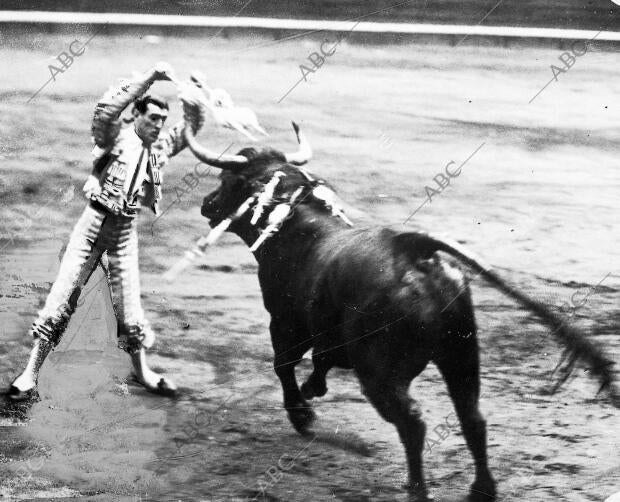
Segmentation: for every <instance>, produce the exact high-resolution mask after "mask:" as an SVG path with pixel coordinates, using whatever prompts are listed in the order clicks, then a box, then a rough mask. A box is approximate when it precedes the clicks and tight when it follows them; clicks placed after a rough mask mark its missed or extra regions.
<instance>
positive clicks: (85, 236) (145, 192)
mask: <svg viewBox="0 0 620 502" xmlns="http://www.w3.org/2000/svg"><path fill="white" fill-rule="evenodd" d="M161 80H170V81H173V82H175V81H176V80H175V77H174V73H173V70H172V68H171V67H170V65H168V64H167V63H158V64H157V65H156V66H155V67H154V68H153V69H151V70H150V71H147V72H146V73H145V74H143V75H134V76H133V77H132V78H131V79H129V80H125V81H122V82H121V84H120V85H119V86H116V87H111V88H110V89H109V90H108V91H107V92H106V93H105V94H104V96H103V97H102V98H101V100H100V101H99V103H98V104H97V106H96V108H95V113H94V117H93V121H92V135H93V140H94V142H95V148H94V150H93V155H94V157H95V159H94V161H93V170H92V173H91V175H90V176H89V178H88V180H87V182H86V184H85V185H84V193H85V195H86V197H87V199H88V203H87V205H86V208H85V209H84V212H83V213H82V216H81V217H80V219H79V220H78V222H77V224H76V225H75V227H74V229H73V232H72V233H71V237H70V239H69V242H68V245H67V248H66V251H65V253H64V255H63V258H62V260H61V263H60V269H59V272H58V276H57V278H56V280H55V282H54V284H53V285H52V288H51V291H50V293H49V295H48V297H47V300H46V302H45V305H44V307H43V308H42V309H41V310H40V311H39V313H38V317H37V318H36V320H35V321H34V323H33V324H32V327H31V328H30V334H32V336H33V337H34V346H33V348H32V351H31V353H30V358H29V360H28V363H27V365H26V368H25V370H24V371H23V373H21V374H20V375H19V376H18V377H17V378H16V379H15V380H14V381H13V383H12V384H11V386H10V388H9V390H8V393H7V395H8V397H9V398H11V399H13V400H28V399H35V398H36V397H37V396H38V394H37V390H36V389H37V380H38V376H39V370H40V368H41V365H42V364H43V362H44V361H45V358H46V357H47V355H48V354H49V353H50V351H51V350H53V349H54V348H55V347H56V346H57V345H58V344H59V342H60V340H61V337H62V335H63V333H64V331H65V329H66V327H67V324H68V322H69V319H70V318H71V315H72V314H73V313H74V311H75V309H76V305H77V301H78V299H79V296H80V292H81V290H82V288H83V287H84V286H85V284H86V282H87V281H88V278H89V277H90V275H91V274H92V272H93V271H94V270H95V268H96V266H97V263H98V262H99V260H100V258H101V256H102V254H103V253H104V252H107V255H108V279H109V285H110V289H111V292H112V300H113V305H114V311H115V315H116V318H117V322H118V345H119V347H120V348H122V349H124V350H125V351H126V352H127V353H128V354H129V355H130V357H131V361H132V365H133V373H134V376H135V378H136V380H137V381H138V382H139V383H141V384H142V385H144V386H145V387H146V388H147V389H148V390H149V391H152V392H155V393H158V394H163V395H170V394H174V392H175V390H176V387H175V385H174V383H173V382H172V381H171V380H170V379H169V378H167V377H165V376H161V375H159V374H157V373H155V372H154V371H152V370H151V369H150V368H149V367H148V366H147V364H146V358H145V349H148V348H149V347H151V346H152V345H153V342H154V339H155V335H154V332H153V330H152V329H151V327H150V325H149V323H148V321H147V320H146V318H145V315H144V312H143V310H142V306H141V303H140V279H139V269H138V235H137V215H138V213H139V211H140V208H141V207H142V206H147V207H150V208H151V209H152V210H153V211H154V212H155V214H158V202H159V200H160V199H161V181H162V172H161V170H162V168H163V167H164V166H165V164H167V162H168V160H169V159H170V157H173V156H175V155H176V154H178V153H179V152H180V151H181V150H182V149H183V148H185V146H186V141H185V139H184V137H183V129H184V127H185V125H186V123H187V125H189V127H191V129H192V130H193V131H194V132H197V131H198V130H199V129H200V127H201V126H202V124H203V122H204V111H203V107H202V105H201V104H200V100H199V99H198V96H197V95H194V94H193V89H192V88H191V87H192V86H190V85H189V84H188V85H185V87H183V90H182V92H181V95H180V98H181V100H182V102H183V108H184V112H185V114H184V120H181V121H180V122H179V123H177V124H176V125H174V126H173V127H172V128H171V129H169V130H168V131H167V132H164V133H161V131H162V128H163V126H164V123H165V122H166V118H167V116H168V104H167V102H166V101H165V100H163V99H161V98H158V97H156V96H153V95H150V94H147V91H148V90H149V88H150V87H151V85H152V84H153V83H154V82H155V81H161ZM131 103H133V108H132V111H131V114H132V119H131V120H130V125H125V126H123V127H122V125H123V119H121V114H122V112H123V110H125V109H126V108H127V107H128V106H129V105H130V104H131ZM125 122H126V121H125ZM160 133H161V134H160Z"/></svg>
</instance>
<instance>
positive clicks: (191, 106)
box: [179, 83, 205, 124]
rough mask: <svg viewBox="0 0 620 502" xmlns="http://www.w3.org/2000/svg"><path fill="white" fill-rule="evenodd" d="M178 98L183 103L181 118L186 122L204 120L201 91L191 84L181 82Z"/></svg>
mask: <svg viewBox="0 0 620 502" xmlns="http://www.w3.org/2000/svg"><path fill="white" fill-rule="evenodd" d="M179 90H180V91H181V92H180V93H179V99H180V100H181V103H183V118H184V119H185V122H186V123H191V124H193V123H200V124H202V123H203V122H204V115H205V108H204V96H203V94H202V92H201V91H200V90H199V89H198V88H197V87H196V86H195V85H192V84H188V83H182V84H180V85H179Z"/></svg>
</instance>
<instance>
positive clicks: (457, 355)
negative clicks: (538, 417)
mask: <svg viewBox="0 0 620 502" xmlns="http://www.w3.org/2000/svg"><path fill="white" fill-rule="evenodd" d="M447 352H448V353H447V354H444V355H443V357H441V358H438V359H436V360H435V363H436V364H437V366H438V368H439V370H440V371H441V373H442V375H443V377H444V380H445V381H446V384H447V386H448V392H449V393H450V397H451V398H452V401H453V402H454V407H455V409H456V413H457V415H458V417H459V420H460V422H461V428H462V430H463V435H464V436H465V440H466V441H467V446H468V447H469V450H470V451H471V454H472V456H473V458H474V463H475V466H476V479H475V481H474V483H473V485H472V486H471V493H470V495H469V500H470V501H472V502H473V501H476V502H478V501H480V502H482V501H486V502H488V501H492V500H495V497H496V492H495V481H494V480H493V478H492V476H491V473H490V472H489V467H488V463H487V435H486V421H485V420H484V418H483V417H482V414H481V413H480V410H479V408H478V397H479V394H480V375H479V358H478V343H477V340H476V337H475V335H474V336H470V338H467V339H465V338H456V339H453V340H451V341H450V346H449V349H448V351H447Z"/></svg>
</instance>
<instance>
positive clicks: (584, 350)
mask: <svg viewBox="0 0 620 502" xmlns="http://www.w3.org/2000/svg"><path fill="white" fill-rule="evenodd" d="M396 239H397V240H399V241H400V242H401V243H402V244H404V245H406V247H407V248H408V250H409V251H410V252H413V253H414V254H415V255H416V256H418V257H420V258H427V259H428V258H430V257H431V256H432V254H433V253H434V252H436V251H443V252H445V253H447V254H449V255H451V256H453V257H455V258H456V259H458V260H459V261H460V262H462V263H463V264H465V265H467V266H468V267H469V268H471V269H472V270H473V271H475V272H477V276H481V277H483V278H484V279H486V280H487V281H488V282H489V283H491V284H492V285H494V286H495V287H497V288H498V289H499V290H501V291H502V292H503V293H505V294H506V295H507V296H509V297H510V298H513V299H514V300H516V301H517V302H519V303H520V304H522V305H523V306H525V307H526V308H527V309H529V310H531V311H532V312H533V313H534V314H536V315H537V316H538V317H539V318H540V319H541V320H542V321H543V322H544V323H545V324H546V325H548V326H549V327H550V328H551V329H552V330H553V331H552V334H553V335H554V336H555V338H556V339H557V340H558V341H559V342H560V343H561V344H562V345H563V346H564V348H565V351H566V353H565V355H567V357H568V362H567V364H566V366H565V369H564V370H563V371H562V374H561V375H560V378H559V380H558V382H557V384H556V386H555V389H557V388H559V387H560V385H561V384H562V383H564V382H565V381H566V379H567V378H568V377H569V376H570V374H571V373H572V371H573V370H574V369H575V364H576V363H577V361H579V360H581V361H582V362H583V363H584V364H585V365H586V366H587V367H588V368H589V370H590V372H591V374H593V375H595V376H596V377H597V378H598V380H599V381H600V383H601V390H603V389H604V390H606V391H607V392H608V393H609V395H610V397H611V400H612V403H613V405H614V406H615V407H619V408H620V393H619V392H618V390H617V389H616V387H615V384H614V374H613V371H612V366H613V364H614V363H613V361H612V360H611V359H610V358H609V357H607V355H606V354H605V353H604V351H603V350H602V349H601V348H600V347H599V346H597V345H596V344H594V343H593V342H592V341H591V340H588V338H587V337H586V335H585V334H584V333H582V332H580V331H579V330H578V329H576V328H575V327H574V326H570V325H568V324H567V323H566V321H565V320H564V319H562V318H561V317H560V316H559V315H557V314H556V313H554V312H552V311H551V310H550V309H549V308H548V307H547V306H546V305H545V304H543V303H541V302H539V301H537V300H534V299H533V298H531V297H529V296H528V295H526V294H525V293H522V292H521V291H519V290H517V289H516V288H514V287H512V286H510V285H509V284H507V283H506V281H504V280H503V279H502V278H501V277H500V276H499V275H497V274H496V273H495V272H493V271H492V270H491V267H490V266H489V265H487V264H485V263H484V262H482V261H481V260H479V259H478V258H477V257H476V256H475V255H474V254H473V253H471V252H470V251H468V250H466V249H465V248H464V247H463V246H461V245H460V244H459V243H458V242H456V241H454V240H452V239H445V238H438V237H433V236H431V235H429V234H426V233H421V232H407V233H402V234H399V235H398V236H397V237H396Z"/></svg>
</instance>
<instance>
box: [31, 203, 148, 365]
mask: <svg viewBox="0 0 620 502" xmlns="http://www.w3.org/2000/svg"><path fill="white" fill-rule="evenodd" d="M104 251H107V253H108V263H109V270H108V274H109V279H110V288H111V290H112V303H113V305H114V311H115V314H116V318H117V321H118V337H119V347H121V348H122V349H124V350H126V351H127V352H130V353H133V352H136V351H138V350H139V349H140V347H145V348H148V347H150V346H151V345H152V344H153V342H154V339H155V337H154V333H153V331H152V330H151V329H150V326H149V324H148V322H147V321H146V319H145V318H144V311H143V310H142V305H141V302H140V272H139V269H138V233H137V219H136V218H130V217H127V216H122V215H118V216H117V215H112V214H108V213H107V212H105V211H102V210H99V209H95V208H93V207H91V206H90V205H87V206H86V208H85V209H84V212H83V213H82V216H81V217H80V219H79V220H78V222H77V224H76V225H75V227H74V229H73V232H72V233H71V237H70V239H69V243H68V245H67V249H66V251H65V254H64V256H63V258H62V261H61V263H60V270H59V271H58V277H57V278H56V280H55V281H54V284H53V285H52V289H51V291H50V293H49V295H48V297H47V300H46V302H45V306H44V307H43V308H42V309H41V310H40V311H39V313H38V317H37V319H36V320H35V322H34V323H33V325H32V327H31V329H30V332H31V334H32V335H33V336H34V337H35V338H42V339H44V340H48V341H49V342H51V344H52V345H53V346H56V345H58V343H59V342H60V339H61V337H62V335H63V333H64V331H65V329H66V327H67V324H68V322H69V319H70V318H71V315H72V314H73V312H74V311H75V308H76V305H77V301H78V299H79V296H80V292H81V290H82V288H83V287H84V285H85V284H86V282H87V281H88V278H89V277H90V275H91V274H92V272H93V271H94V270H95V267H96V265H97V262H98V260H99V259H100V258H101V255H102V254H103V252H104Z"/></svg>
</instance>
